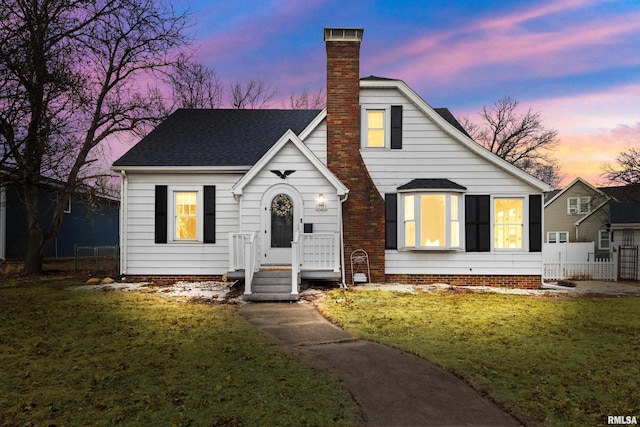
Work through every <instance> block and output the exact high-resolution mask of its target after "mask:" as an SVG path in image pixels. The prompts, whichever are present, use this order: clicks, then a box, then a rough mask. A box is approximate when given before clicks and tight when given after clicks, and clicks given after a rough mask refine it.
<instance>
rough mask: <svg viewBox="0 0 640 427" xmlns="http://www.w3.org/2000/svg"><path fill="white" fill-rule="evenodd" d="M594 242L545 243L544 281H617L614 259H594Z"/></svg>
mask: <svg viewBox="0 0 640 427" xmlns="http://www.w3.org/2000/svg"><path fill="white" fill-rule="evenodd" d="M594 246H595V245H594V243H593V242H580V243H545V244H544V248H543V272H542V275H543V279H544V280H562V279H574V280H615V278H616V272H615V263H614V260H613V257H610V258H608V259H607V258H594V256H593V254H594V252H595V250H594V249H595V247H594Z"/></svg>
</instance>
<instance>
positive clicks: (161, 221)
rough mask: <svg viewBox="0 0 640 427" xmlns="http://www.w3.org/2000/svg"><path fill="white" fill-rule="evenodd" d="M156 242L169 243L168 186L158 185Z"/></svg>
mask: <svg viewBox="0 0 640 427" xmlns="http://www.w3.org/2000/svg"><path fill="white" fill-rule="evenodd" d="M155 242H156V243H167V186H166V185H156V206H155Z"/></svg>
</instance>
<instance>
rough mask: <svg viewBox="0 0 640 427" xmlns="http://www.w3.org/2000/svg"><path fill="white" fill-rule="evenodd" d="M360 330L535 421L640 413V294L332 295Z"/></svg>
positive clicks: (337, 311)
mask: <svg viewBox="0 0 640 427" xmlns="http://www.w3.org/2000/svg"><path fill="white" fill-rule="evenodd" d="M325 303H326V312H327V314H328V315H329V316H330V317H331V318H332V319H333V320H334V321H335V322H336V323H338V324H339V325H341V326H343V327H344V328H345V329H346V330H348V331H349V332H351V333H353V334H356V335H358V336H361V337H364V338H367V339H370V340H374V341H378V342H382V343H386V344H389V345H392V346H395V347H397V348H400V349H404V350H407V351H409V352H412V353H414V354H417V355H419V356H421V357H424V358H425V359H428V360H431V361H433V362H435V363H436V364H438V365H440V366H442V367H444V368H445V369H447V370H449V371H451V372H454V373H455V374H457V375H458V376H460V377H462V378H464V379H465V380H467V381H468V382H469V383H471V384H472V385H473V386H474V387H476V388H477V389H478V390H481V391H482V392H486V393H488V394H489V395H490V396H492V398H493V399H495V400H496V401H498V402H499V403H501V404H502V405H503V406H504V407H505V408H507V409H509V410H511V411H513V412H514V413H515V414H516V415H517V416H519V417H520V419H522V420H524V421H526V422H527V423H528V424H540V425H548V426H574V425H575V426H584V425H589V426H593V425H606V424H607V415H625V416H636V417H638V418H640V377H639V376H638V367H639V366H640V316H639V313H640V299H639V298H542V297H531V296H516V295H499V294H490V293H486V294H476V293H473V294H472V293H460V292H453V291H446V292H440V293H436V294H426V293H425V294H416V295H412V294H400V293H393V292H388V291H348V292H345V291H338V290H336V291H331V292H330V293H329V294H328V296H327V299H326V301H325Z"/></svg>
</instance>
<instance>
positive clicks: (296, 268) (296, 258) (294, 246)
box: [291, 234, 304, 295]
mask: <svg viewBox="0 0 640 427" xmlns="http://www.w3.org/2000/svg"><path fill="white" fill-rule="evenodd" d="M299 237H300V236H299V235H298V234H296V236H295V240H294V241H293V242H291V295H298V274H299V273H300V252H301V250H300V248H301V245H300V243H299V241H298V239H299ZM302 242H303V244H302V246H304V238H303V239H302Z"/></svg>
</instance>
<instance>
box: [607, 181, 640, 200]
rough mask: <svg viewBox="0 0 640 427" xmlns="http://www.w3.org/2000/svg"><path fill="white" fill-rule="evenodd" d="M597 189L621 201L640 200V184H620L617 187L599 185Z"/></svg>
mask: <svg viewBox="0 0 640 427" xmlns="http://www.w3.org/2000/svg"><path fill="white" fill-rule="evenodd" d="M598 190H600V191H602V192H604V193H606V194H607V195H609V196H611V197H615V198H616V199H617V200H619V201H621V202H640V184H629V185H621V186H617V187H601V188H598Z"/></svg>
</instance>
